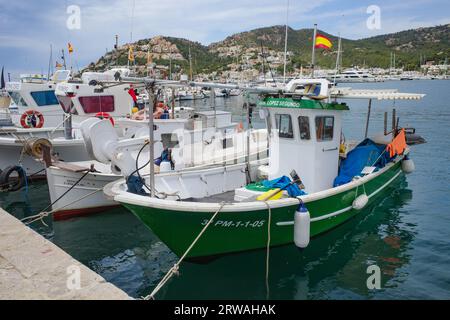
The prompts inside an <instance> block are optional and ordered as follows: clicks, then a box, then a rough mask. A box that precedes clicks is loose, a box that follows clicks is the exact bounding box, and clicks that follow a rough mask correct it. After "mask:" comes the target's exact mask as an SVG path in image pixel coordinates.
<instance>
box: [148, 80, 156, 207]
mask: <svg viewBox="0 0 450 320" xmlns="http://www.w3.org/2000/svg"><path fill="white" fill-rule="evenodd" d="M147 93H148V95H149V98H150V101H149V102H150V105H149V106H148V108H149V117H148V119H149V121H148V127H149V147H150V154H149V155H150V197H152V198H154V197H155V162H154V161H155V149H154V143H153V142H154V134H153V133H154V131H153V126H154V124H153V109H154V107H155V105H156V97H155V90H154V88H153V87H151V88H150V90H147Z"/></svg>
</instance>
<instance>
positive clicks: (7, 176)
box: [0, 166, 27, 192]
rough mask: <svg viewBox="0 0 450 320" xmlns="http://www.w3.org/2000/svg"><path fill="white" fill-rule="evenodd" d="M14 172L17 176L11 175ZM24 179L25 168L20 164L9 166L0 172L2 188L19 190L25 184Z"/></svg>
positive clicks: (12, 190)
mask: <svg viewBox="0 0 450 320" xmlns="http://www.w3.org/2000/svg"><path fill="white" fill-rule="evenodd" d="M14 172H17V178H15V177H14V178H12V177H11V174H12V173H14ZM26 179H27V177H26V173H25V170H24V169H23V168H22V167H21V166H10V167H7V168H6V169H5V170H3V172H1V174H0V185H1V187H2V188H3V189H6V190H8V191H11V192H14V191H19V190H20V189H22V188H23V187H24V186H25V183H26Z"/></svg>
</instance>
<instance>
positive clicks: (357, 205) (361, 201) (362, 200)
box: [352, 194, 369, 210]
mask: <svg viewBox="0 0 450 320" xmlns="http://www.w3.org/2000/svg"><path fill="white" fill-rule="evenodd" d="M368 203H369V197H368V196H367V194H362V195H360V196H359V197H357V198H356V199H355V201H353V204H352V207H353V209H355V210H362V209H364V207H365V206H367V204H368Z"/></svg>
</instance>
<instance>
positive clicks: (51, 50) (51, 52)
mask: <svg viewBox="0 0 450 320" xmlns="http://www.w3.org/2000/svg"><path fill="white" fill-rule="evenodd" d="M52 69H53V46H52V45H51V44H50V58H49V59H48V73H47V80H49V79H50V73H52Z"/></svg>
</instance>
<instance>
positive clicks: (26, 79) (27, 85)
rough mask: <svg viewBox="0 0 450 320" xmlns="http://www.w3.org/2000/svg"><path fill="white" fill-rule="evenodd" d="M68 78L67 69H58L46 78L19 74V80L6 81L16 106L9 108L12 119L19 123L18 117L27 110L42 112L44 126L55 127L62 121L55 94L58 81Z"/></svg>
mask: <svg viewBox="0 0 450 320" xmlns="http://www.w3.org/2000/svg"><path fill="white" fill-rule="evenodd" d="M69 78H70V71H69V70H58V71H56V72H55V73H54V75H53V76H52V77H51V78H50V79H47V78H46V77H44V76H41V75H28V74H27V75H21V76H20V81H19V82H8V83H7V84H6V91H7V92H8V94H9V96H10V97H11V99H12V101H13V102H14V105H15V107H16V108H11V118H12V121H13V122H14V123H15V124H16V125H19V123H20V117H21V116H22V114H24V112H26V111H28V110H36V111H39V112H40V113H42V115H43V117H44V119H45V121H44V127H56V126H57V125H59V124H60V123H61V121H63V111H62V110H61V107H60V106H59V102H58V99H57V98H56V96H55V89H56V86H57V84H58V83H62V82H65V81H67V80H68V79H69Z"/></svg>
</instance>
